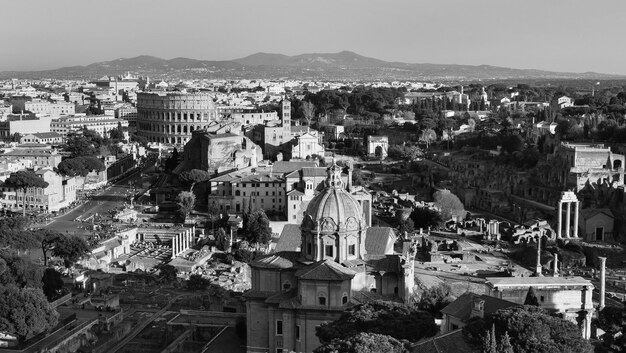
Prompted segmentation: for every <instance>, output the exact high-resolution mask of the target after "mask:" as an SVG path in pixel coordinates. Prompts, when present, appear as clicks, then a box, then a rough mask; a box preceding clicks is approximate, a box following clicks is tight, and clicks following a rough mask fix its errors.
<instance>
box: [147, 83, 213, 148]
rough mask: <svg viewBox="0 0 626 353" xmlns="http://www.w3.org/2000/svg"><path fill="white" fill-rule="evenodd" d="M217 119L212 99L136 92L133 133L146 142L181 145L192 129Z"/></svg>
mask: <svg viewBox="0 0 626 353" xmlns="http://www.w3.org/2000/svg"><path fill="white" fill-rule="evenodd" d="M217 118H218V112H217V109H216V107H215V104H214V103H213V99H212V97H211V95H209V94H206V93H184V92H138V93H137V133H138V134H139V135H141V136H143V137H145V138H147V139H148V142H161V143H169V144H174V145H179V146H183V145H185V144H186V143H187V142H188V141H189V140H190V139H191V133H192V132H193V131H194V130H200V129H203V128H204V127H206V126H208V125H209V123H210V122H212V121H215V120H217Z"/></svg>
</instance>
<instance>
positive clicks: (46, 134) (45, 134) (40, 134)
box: [33, 132, 62, 138]
mask: <svg viewBox="0 0 626 353" xmlns="http://www.w3.org/2000/svg"><path fill="white" fill-rule="evenodd" d="M33 135H34V136H36V137H38V138H59V137H62V136H61V134H59V133H58V132H36V133H34V134H33Z"/></svg>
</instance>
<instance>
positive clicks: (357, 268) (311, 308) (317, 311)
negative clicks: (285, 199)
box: [244, 162, 414, 352]
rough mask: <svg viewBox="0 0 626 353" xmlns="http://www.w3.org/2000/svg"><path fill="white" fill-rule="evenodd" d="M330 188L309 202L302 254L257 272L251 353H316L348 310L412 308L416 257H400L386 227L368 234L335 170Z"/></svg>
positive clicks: (250, 311)
mask: <svg viewBox="0 0 626 353" xmlns="http://www.w3.org/2000/svg"><path fill="white" fill-rule="evenodd" d="M327 172H328V176H327V179H326V183H325V184H326V185H325V187H324V189H323V190H321V192H320V193H319V194H317V195H316V196H314V197H313V199H312V200H311V201H310V202H309V204H308V207H307V209H306V212H305V214H304V219H303V221H302V224H301V226H300V230H301V244H300V247H299V248H300V251H281V252H276V253H273V254H270V255H266V256H263V257H261V258H259V259H257V260H255V261H254V262H253V263H252V264H251V265H250V267H251V271H252V288H251V289H250V290H249V291H247V292H246V293H245V294H244V297H245V299H246V309H247V314H246V315H247V349H246V350H247V352H290V351H295V352H311V351H313V350H314V349H315V348H317V347H318V346H319V345H320V342H319V340H318V338H317V336H316V335H315V327H316V326H319V325H320V324H321V323H323V322H327V321H333V320H335V319H337V318H338V317H339V316H340V315H341V313H342V312H343V311H344V310H346V309H347V308H349V307H351V306H353V305H356V304H360V303H363V302H367V301H371V300H376V299H385V300H394V301H407V300H408V299H409V298H410V296H411V294H412V291H413V285H414V269H413V263H414V253H413V252H412V251H410V249H409V251H406V252H405V253H404V254H397V253H394V251H393V243H394V241H395V239H396V238H395V235H394V234H393V230H391V228H387V227H368V226H367V222H366V221H365V218H364V214H363V208H362V206H361V204H360V203H359V201H358V200H357V199H356V198H355V197H354V196H353V195H352V194H351V193H350V191H349V190H347V189H346V186H345V185H344V183H343V181H342V178H341V167H339V166H338V165H337V164H336V163H334V162H333V165H331V166H330V167H329V168H328V170H327Z"/></svg>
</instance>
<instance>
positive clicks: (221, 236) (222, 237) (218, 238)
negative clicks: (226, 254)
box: [215, 228, 230, 251]
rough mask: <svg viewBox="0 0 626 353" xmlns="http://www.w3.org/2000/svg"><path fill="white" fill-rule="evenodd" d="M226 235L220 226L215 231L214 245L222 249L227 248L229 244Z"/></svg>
mask: <svg viewBox="0 0 626 353" xmlns="http://www.w3.org/2000/svg"><path fill="white" fill-rule="evenodd" d="M229 243H230V242H229V240H228V236H227V235H226V231H225V230H224V228H220V229H218V230H217V232H215V246H217V248H218V249H220V250H222V251H226V250H228V245H229Z"/></svg>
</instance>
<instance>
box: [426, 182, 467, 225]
mask: <svg viewBox="0 0 626 353" xmlns="http://www.w3.org/2000/svg"><path fill="white" fill-rule="evenodd" d="M433 198H434V199H435V206H437V208H439V209H440V210H441V217H442V218H443V219H444V220H449V219H451V218H452V217H453V216H456V217H457V219H458V220H463V219H465V215H466V214H467V212H466V211H465V207H464V206H463V203H461V200H459V198H458V197H457V196H456V195H455V194H453V193H452V192H450V190H446V189H444V190H439V191H437V192H435V194H434V195H433Z"/></svg>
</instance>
